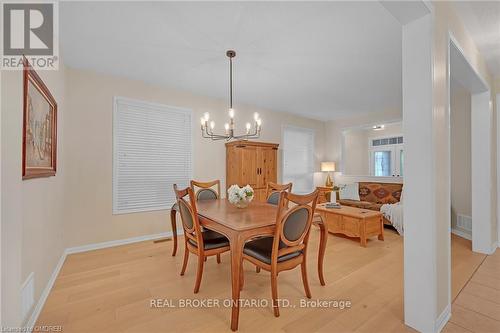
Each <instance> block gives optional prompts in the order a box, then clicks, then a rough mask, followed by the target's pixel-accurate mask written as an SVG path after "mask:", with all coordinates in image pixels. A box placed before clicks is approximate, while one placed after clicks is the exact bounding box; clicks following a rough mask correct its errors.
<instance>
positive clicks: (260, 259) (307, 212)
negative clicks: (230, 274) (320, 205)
mask: <svg viewBox="0 0 500 333" xmlns="http://www.w3.org/2000/svg"><path fill="white" fill-rule="evenodd" d="M317 200H318V191H317V190H316V191H314V192H313V193H310V194H306V195H299V194H293V193H289V192H284V191H282V192H280V196H279V200H278V213H277V215H276V232H275V234H274V236H267V237H261V238H258V239H255V240H252V241H249V242H247V243H246V244H245V247H244V248H243V260H247V261H250V262H251V263H252V264H254V265H255V266H257V267H260V268H262V269H264V270H266V271H268V272H271V293H272V303H273V310H274V316H275V317H279V315H280V313H279V307H278V281H277V279H278V274H279V273H280V272H281V271H285V270H290V269H293V268H295V267H297V266H298V265H300V268H301V271H302V282H303V284H304V290H305V293H306V296H307V298H311V291H310V289H309V282H308V280H307V270H306V258H307V244H308V242H309V231H310V230H311V224H312V217H313V214H314V210H315V208H316V202H317ZM288 202H291V203H293V204H294V205H292V207H291V208H288V205H287V203H288ZM241 267H242V268H241V274H240V276H241V280H240V283H241V286H240V287H241V288H243V283H244V278H243V265H241Z"/></svg>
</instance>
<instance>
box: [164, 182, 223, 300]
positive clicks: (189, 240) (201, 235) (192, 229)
mask: <svg viewBox="0 0 500 333" xmlns="http://www.w3.org/2000/svg"><path fill="white" fill-rule="evenodd" d="M174 192H175V197H176V198H177V204H178V209H179V213H180V215H181V220H182V227H183V228H184V262H183V263H182V270H181V275H184V273H185V272H186V267H187V263H188V259H189V253H193V254H195V255H197V256H198V268H197V271H196V282H195V285H194V293H195V294H196V293H198V291H199V290H200V284H201V277H202V275H203V264H204V262H205V258H206V257H209V256H214V255H217V256H219V255H220V254H221V253H223V252H226V251H229V240H228V239H227V238H226V237H225V236H224V235H222V234H219V233H218V232H215V231H212V230H202V229H201V225H200V221H199V219H198V212H197V210H196V200H195V196H194V193H193V190H192V189H191V188H190V187H187V188H185V189H183V190H179V189H178V188H177V185H176V184H174ZM186 196H189V197H188V198H187V199H186Z"/></svg>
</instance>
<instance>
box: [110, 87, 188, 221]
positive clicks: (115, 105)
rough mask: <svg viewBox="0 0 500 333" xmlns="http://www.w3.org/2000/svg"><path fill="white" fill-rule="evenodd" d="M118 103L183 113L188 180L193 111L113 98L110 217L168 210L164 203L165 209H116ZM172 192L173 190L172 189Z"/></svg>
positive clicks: (137, 100)
mask: <svg viewBox="0 0 500 333" xmlns="http://www.w3.org/2000/svg"><path fill="white" fill-rule="evenodd" d="M120 102H124V103H127V104H132V105H139V106H141V107H146V108H165V109H171V110H174V111H177V112H181V113H185V114H186V115H187V116H188V118H189V121H188V122H189V124H190V132H189V134H190V136H191V144H190V150H191V153H190V159H191V165H190V167H189V170H188V175H189V179H193V165H194V140H193V138H194V135H193V134H194V130H193V111H192V110H191V109H187V108H182V107H178V106H171V105H167V104H162V103H154V102H149V101H144V100H140V99H135V98H128V97H122V96H113V116H112V119H111V126H112V130H111V140H112V144H111V145H112V152H111V163H112V170H111V172H112V175H111V178H112V184H111V208H112V215H123V214H133V213H141V212H155V211H163V210H170V207H169V206H170V205H173V203H166V204H165V207H155V208H134V209H126V210H125V209H123V210H122V209H118V208H117V205H116V197H115V192H116V191H117V185H118V182H117V179H116V175H117V171H118V167H117V163H116V162H115V160H116V157H117V156H116V154H117V152H118V150H117V140H115V134H116V133H117V126H118V124H117V122H116V121H115V120H116V119H117V113H118V104H119V103H120ZM172 191H173V189H172Z"/></svg>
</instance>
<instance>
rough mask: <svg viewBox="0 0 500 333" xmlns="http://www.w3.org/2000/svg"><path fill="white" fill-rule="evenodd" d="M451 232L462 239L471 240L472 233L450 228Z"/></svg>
mask: <svg viewBox="0 0 500 333" xmlns="http://www.w3.org/2000/svg"><path fill="white" fill-rule="evenodd" d="M451 232H452V233H453V234H455V235H457V236H460V237H462V238H465V239H468V240H470V241H471V240H472V231H469V230H465V229H461V228H451Z"/></svg>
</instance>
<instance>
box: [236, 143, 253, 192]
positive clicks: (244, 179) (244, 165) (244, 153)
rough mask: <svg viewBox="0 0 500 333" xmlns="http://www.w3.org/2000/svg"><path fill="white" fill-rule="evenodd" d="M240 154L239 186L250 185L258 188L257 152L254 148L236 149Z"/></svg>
mask: <svg viewBox="0 0 500 333" xmlns="http://www.w3.org/2000/svg"><path fill="white" fill-rule="evenodd" d="M236 149H237V150H238V152H239V154H240V156H239V157H240V158H239V160H240V163H239V166H240V177H239V180H238V185H239V186H245V185H250V186H252V187H258V175H257V151H258V148H257V147H254V146H244V147H237V148H236Z"/></svg>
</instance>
